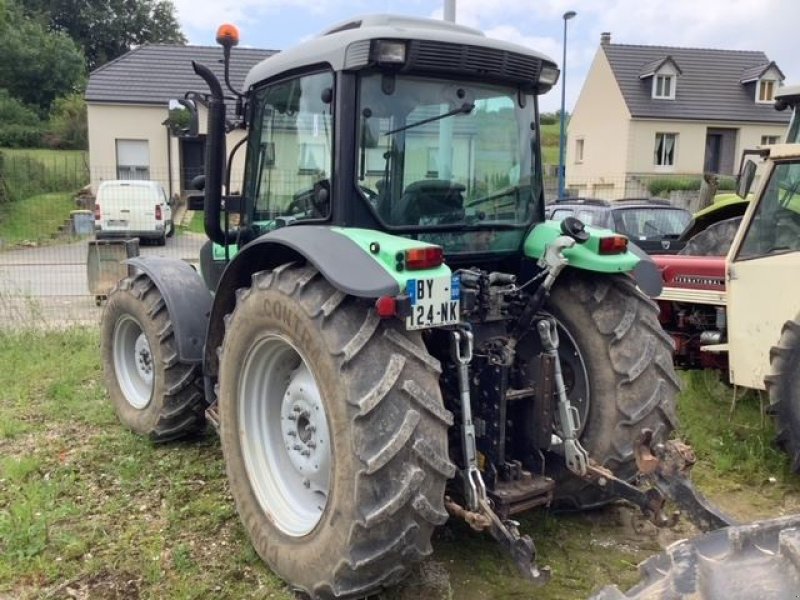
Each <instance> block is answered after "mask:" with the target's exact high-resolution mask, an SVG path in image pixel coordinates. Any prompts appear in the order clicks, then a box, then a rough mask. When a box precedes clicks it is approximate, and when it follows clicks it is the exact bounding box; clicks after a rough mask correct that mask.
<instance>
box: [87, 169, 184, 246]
mask: <svg viewBox="0 0 800 600" xmlns="http://www.w3.org/2000/svg"><path fill="white" fill-rule="evenodd" d="M94 230H95V237H96V238H97V239H104V238H111V237H125V238H130V237H138V238H140V239H142V240H146V239H147V240H155V241H156V242H157V243H158V244H159V245H161V246H163V245H164V244H165V243H166V242H167V237H168V236H171V235H172V234H173V233H175V226H174V225H173V223H172V203H171V201H170V199H169V198H168V197H167V193H166V192H165V191H164V188H163V187H162V185H161V184H160V183H158V182H157V181H141V180H135V179H131V180H116V181H104V182H103V183H101V184H100V187H99V188H98V189H97V198H96V199H95V205H94Z"/></svg>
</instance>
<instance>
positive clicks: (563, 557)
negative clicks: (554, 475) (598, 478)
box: [0, 328, 800, 600]
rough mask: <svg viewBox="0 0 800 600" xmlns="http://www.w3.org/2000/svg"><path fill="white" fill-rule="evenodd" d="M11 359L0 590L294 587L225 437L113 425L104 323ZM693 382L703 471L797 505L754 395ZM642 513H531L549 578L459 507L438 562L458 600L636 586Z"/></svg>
mask: <svg viewBox="0 0 800 600" xmlns="http://www.w3.org/2000/svg"><path fill="white" fill-rule="evenodd" d="M0 365H2V368H0V597H13V598H22V599H26V598H39V597H58V598H61V597H69V596H71V595H72V594H71V593H70V591H71V590H72V591H75V593H76V594H78V597H141V598H205V597H228V598H275V599H287V600H288V599H290V598H292V597H293V596H292V594H291V593H290V592H289V591H288V590H287V588H286V587H285V586H284V585H283V584H282V583H281V582H280V581H279V580H278V579H277V578H276V577H275V576H274V575H272V574H271V573H270V571H269V570H268V569H267V568H266V567H265V566H264V565H263V564H262V563H261V561H260V559H259V558H258V557H257V556H256V554H255V553H254V551H253V550H252V548H251V546H250V545H249V543H248V542H247V540H246V537H245V534H244V531H243V529H242V526H241V525H240V523H239V519H238V517H237V515H236V512H235V509H234V506H233V502H232V500H231V498H230V493H229V491H228V488H227V483H226V478H225V469H224V463H223V458H222V453H221V449H220V445H219V442H218V440H217V439H216V437H214V436H213V435H209V436H207V437H205V438H202V439H196V440H191V441H187V442H183V443H174V444H168V445H163V446H154V445H152V444H151V443H150V442H149V441H148V440H146V439H142V438H139V437H137V436H135V435H133V434H131V433H130V432H128V431H127V430H125V429H123V428H122V427H121V426H120V425H119V424H118V422H117V420H116V417H115V415H114V413H113V411H112V409H111V406H110V403H109V402H108V399H107V397H106V393H105V390H104V383H103V376H102V369H101V366H100V361H99V349H98V332H97V330H96V329H94V328H83V329H72V330H66V331H61V332H47V333H41V332H40V333H32V332H20V333H9V332H5V333H4V332H2V331H0ZM685 381H686V390H685V392H684V393H683V395H682V396H681V399H680V415H681V417H682V419H683V422H684V430H683V433H684V434H685V435H686V436H688V437H689V438H690V441H691V442H692V443H693V445H694V447H695V449H696V451H697V454H698V457H699V463H698V465H697V467H696V474H697V480H698V482H699V484H700V486H701V487H702V488H703V489H704V490H706V491H708V492H709V494H710V495H711V496H712V498H713V500H715V501H717V502H721V503H722V504H723V505H724V506H725V507H726V508H731V509H732V510H734V511H735V512H737V514H739V516H741V517H743V518H752V517H753V516H754V515H762V514H763V515H769V514H776V513H777V512H779V511H780V510H788V509H790V508H792V507H795V510H796V507H797V503H798V499H800V478H796V477H793V476H792V475H791V474H790V473H789V471H788V468H787V463H788V461H787V459H786V457H785V456H784V455H783V454H781V453H780V452H778V451H776V450H775V449H774V448H773V447H772V445H771V438H772V428H771V423H769V421H767V423H766V424H765V425H764V426H762V424H761V415H760V413H759V406H758V401H757V397H755V395H748V396H745V397H743V398H742V399H741V400H740V401H739V403H738V406H737V410H736V412H735V414H734V416H733V419H732V421H731V422H729V421H728V417H727V415H728V408H729V405H730V393H731V392H730V390H729V388H727V387H726V386H724V385H722V384H721V383H719V382H718V381H717V379H715V377H714V376H713V375H712V374H690V375H688V376H686V377H685ZM769 477H774V478H775V482H774V483H770V481H769ZM792 503H794V504H792ZM631 521H632V513H631V512H630V511H627V510H626V509H621V508H619V507H612V508H609V509H606V510H602V511H596V512H592V513H585V514H577V515H570V516H566V515H560V516H553V515H551V514H549V513H547V512H545V511H533V512H531V513H529V514H527V515H525V516H524V517H523V518H522V525H521V529H522V531H523V532H525V533H529V534H531V535H532V536H533V538H534V540H535V542H536V545H537V548H538V551H539V555H540V563H541V564H548V565H550V566H552V568H553V580H552V581H551V583H550V584H549V585H548V586H546V587H544V588H541V589H536V590H533V589H532V588H531V587H530V586H529V584H527V583H526V582H524V581H523V580H521V579H520V578H519V577H518V576H517V574H516V572H515V570H514V567H513V566H512V564H511V562H510V561H509V559H508V558H507V557H506V556H505V555H504V554H503V552H501V551H500V550H499V548H498V546H497V544H496V543H495V542H493V541H492V540H491V539H489V537H488V536H487V535H486V534H478V533H475V532H472V531H470V530H469V528H468V527H466V526H465V525H463V524H461V523H458V522H452V521H451V522H450V523H448V525H447V526H446V527H444V528H441V529H439V530H438V531H437V533H436V535H435V537H434V549H435V553H434V555H433V557H432V558H431V559H430V560H431V561H432V562H431V563H429V564H436V565H439V566H440V567H442V568H443V569H444V571H445V572H446V573H447V574H448V575H449V580H450V583H451V585H452V586H453V597H455V598H459V599H466V600H470V599H476V600H477V599H478V598H481V599H486V598H504V599H505V598H530V597H533V596H534V594H535V597H536V598H538V599H541V600H548V599H549V600H554V599H561V598H585V597H586V596H588V595H589V594H590V593H592V592H593V591H596V590H597V589H599V588H600V587H602V586H603V585H606V584H609V583H616V584H618V585H620V586H621V587H622V588H627V587H629V586H630V585H631V584H633V582H635V581H636V580H637V578H638V574H637V570H636V564H637V563H638V562H639V561H640V560H642V559H644V558H645V557H647V556H649V555H651V554H653V553H655V552H657V551H658V550H659V545H658V542H659V539H661V540H662V541H663V534H661V535H660V536H659V537H656V535H655V534H654V532H653V531H652V529H650V528H648V526H646V525H645V527H644V530H642V529H641V528H640V527H639V526H638V525H641V524H640V523H638V522H637V526H636V527H633V526H632V524H631ZM671 535H672V538H670V539H675V538H676V537H681V536H684V535H687V533H686V530H685V529H684V530H680V531H678V532H677V533H673V534H671ZM688 535H691V532H689V533H688ZM309 568H313V565H309ZM78 592H80V593H78ZM405 593H406V594H408V590H406V592H405ZM81 594H83V595H81ZM396 594H397V592H396V591H395V592H392V593H390V594H388V595H387V598H395V597H397V596H396ZM400 597H402V598H409V597H411V596H409V595H405V596H400ZM420 597H423V596H420ZM424 597H426V598H427V596H424Z"/></svg>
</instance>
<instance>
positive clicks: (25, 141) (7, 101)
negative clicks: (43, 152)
mask: <svg viewBox="0 0 800 600" xmlns="http://www.w3.org/2000/svg"><path fill="white" fill-rule="evenodd" d="M43 130H44V128H43V126H42V122H41V121H40V120H39V116H38V115H37V114H36V111H35V110H33V109H31V108H29V107H27V106H25V105H24V104H23V103H22V102H20V101H19V100H17V99H16V98H13V97H12V96H10V95H9V93H8V90H4V89H0V146H4V147H6V148H31V147H36V146H39V145H41V143H42V133H43Z"/></svg>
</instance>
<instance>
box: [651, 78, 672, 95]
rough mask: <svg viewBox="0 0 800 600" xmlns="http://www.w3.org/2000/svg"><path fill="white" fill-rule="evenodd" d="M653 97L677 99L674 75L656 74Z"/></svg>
mask: <svg viewBox="0 0 800 600" xmlns="http://www.w3.org/2000/svg"><path fill="white" fill-rule="evenodd" d="M653 98H663V99H667V100H674V99H675V76H674V75H656V76H655V77H653Z"/></svg>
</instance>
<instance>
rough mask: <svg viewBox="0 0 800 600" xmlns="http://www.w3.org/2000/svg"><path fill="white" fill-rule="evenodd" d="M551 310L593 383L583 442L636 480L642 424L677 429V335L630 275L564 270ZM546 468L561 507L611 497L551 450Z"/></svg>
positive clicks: (662, 435) (663, 433) (659, 433)
mask: <svg viewBox="0 0 800 600" xmlns="http://www.w3.org/2000/svg"><path fill="white" fill-rule="evenodd" d="M548 310H549V311H550V312H551V313H552V314H553V316H554V317H555V318H556V319H557V321H558V323H559V324H560V325H561V327H563V328H564V329H565V330H566V332H567V333H568V334H569V337H571V338H572V340H573V343H574V346H575V351H576V352H577V354H578V357H577V359H578V360H577V361H576V364H580V363H582V364H583V365H584V369H585V375H584V376H585V378H586V380H588V394H587V395H588V398H584V399H583V403H584V406H583V407H582V409H583V410H580V409H579V412H582V413H583V421H584V422H583V423H582V427H583V429H582V432H581V435H580V441H581V444H582V445H583V447H584V448H585V449H586V451H587V452H588V453H589V456H590V457H591V458H592V459H594V460H595V461H596V462H597V463H599V464H601V465H603V466H605V467H608V468H609V469H611V470H612V471H613V472H614V473H615V474H617V476H619V477H621V478H623V479H631V478H632V477H633V476H634V475H635V473H636V470H637V469H636V462H635V458H634V454H633V442H634V441H635V439H636V438H637V437H638V435H639V433H640V432H641V430H642V428H649V429H651V430H653V432H654V434H655V439H656V440H657V441H663V440H666V439H668V438H669V436H670V434H671V433H672V431H673V430H674V429H675V427H676V426H677V415H676V406H675V397H676V395H677V392H678V390H679V389H680V382H679V380H678V378H677V376H676V374H675V369H674V367H673V364H672V340H671V339H670V337H669V336H668V335H667V334H666V333H664V331H663V329H662V328H661V325H660V324H659V322H658V308H657V306H656V305H655V303H653V302H652V301H651V300H650V299H649V298H647V297H645V296H644V295H643V294H642V293H641V292H640V291H639V290H638V289H637V288H636V284H635V282H634V281H633V279H631V278H630V277H627V276H623V275H614V276H609V275H589V274H587V273H584V272H579V271H567V272H565V273H564V274H562V275H561V277H560V279H559V281H558V283H557V284H556V286H555V287H554V289H553V293H552V295H551V298H550V301H549V303H548ZM560 337H561V342H562V346H561V352H562V364H563V363H564V362H565V359H564V357H563V353H564V352H566V351H568V350H567V348H566V347H565V345H564V334H563V333H562V334H561V335H560ZM579 376H581V374H576V375H574V376H573V377H572V379H573V380H574V381H577V380H578V377H579ZM568 391H569V390H568ZM578 392H579V386H573V387H572V390H571V393H570V394H569V395H570V401H571V402H572V403H573V404H579V403H580V400H581V399H580V398H576V397H574V396H575V394H577V393H578ZM586 404H588V406H586ZM547 465H548V471H549V474H550V476H551V477H553V478H554V479H556V490H555V506H556V507H557V508H561V509H566V510H577V509H587V508H593V507H596V506H600V505H602V504H606V503H608V502H609V501H610V500H611V498H609V497H608V496H607V495H606V494H604V493H602V492H601V490H600V489H599V488H598V487H597V486H594V485H591V484H588V483H586V482H585V481H583V480H581V479H578V478H577V477H575V476H574V475H572V473H571V472H569V471H568V470H567V469H566V467H565V465H564V459H563V457H561V456H558V455H550V457H549V459H548V462H547Z"/></svg>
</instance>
